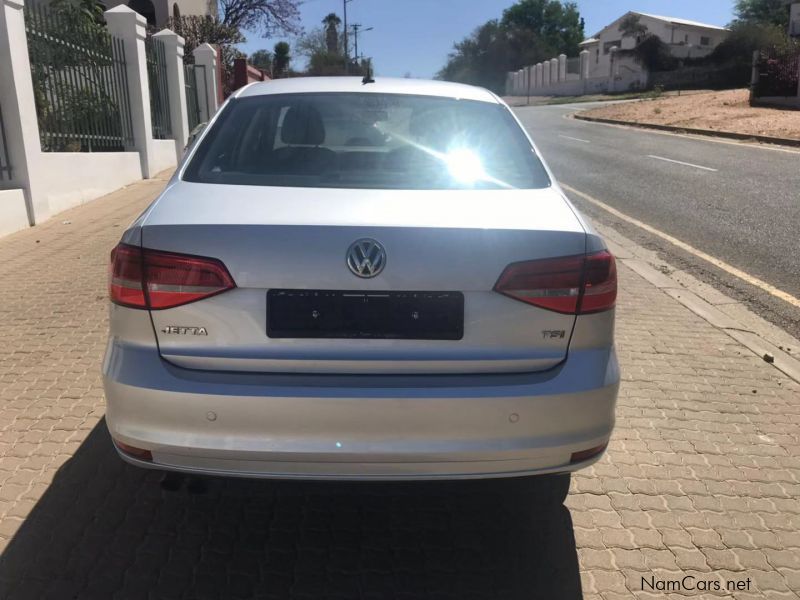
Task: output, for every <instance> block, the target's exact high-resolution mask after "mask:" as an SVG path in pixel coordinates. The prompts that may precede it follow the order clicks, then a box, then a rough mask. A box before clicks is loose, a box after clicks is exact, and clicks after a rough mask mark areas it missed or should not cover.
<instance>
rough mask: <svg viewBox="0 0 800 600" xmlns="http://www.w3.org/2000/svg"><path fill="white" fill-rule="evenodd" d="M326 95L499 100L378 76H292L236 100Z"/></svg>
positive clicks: (254, 87)
mask: <svg viewBox="0 0 800 600" xmlns="http://www.w3.org/2000/svg"><path fill="white" fill-rule="evenodd" d="M324 92H356V93H371V94H409V95H418V96H440V97H443V98H458V99H461V100H478V101H481V102H491V103H494V104H497V103H498V102H499V101H498V99H497V96H495V95H494V94H493V93H492V92H490V91H489V90H486V89H484V88H479V87H475V86H472V85H465V84H463V83H451V82H449V81H433V80H429V79H405V78H403V79H401V78H393V77H375V81H374V82H373V83H367V84H365V83H362V79H361V77H290V78H287V79H273V80H272V81H263V82H259V83H253V84H250V85H248V86H246V87H244V88H242V89H241V90H239V91H238V92H236V94H235V96H236V97H237V98H249V97H251V96H264V95H268V94H310V93H324Z"/></svg>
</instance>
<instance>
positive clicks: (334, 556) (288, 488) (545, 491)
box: [0, 422, 581, 600]
mask: <svg viewBox="0 0 800 600" xmlns="http://www.w3.org/2000/svg"><path fill="white" fill-rule="evenodd" d="M162 478H163V475H162V474H161V473H159V472H156V471H145V470H141V469H137V468H134V467H130V466H128V465H126V464H125V463H123V462H122V461H121V460H120V459H119V458H118V457H117V456H116V454H115V452H114V450H113V448H112V446H111V441H110V439H109V437H108V433H107V430H106V426H105V422H100V424H99V425H98V426H97V427H96V428H95V429H94V430H93V431H92V432H91V434H90V435H89V437H88V439H87V440H86V442H85V443H84V444H83V445H82V446H81V447H80V449H79V450H78V452H77V453H76V454H75V456H74V457H73V458H72V459H71V460H70V461H69V462H68V463H66V464H65V465H64V466H63V467H62V469H61V470H60V471H59V473H58V474H57V475H56V478H55V480H54V482H53V484H52V485H51V486H50V488H49V489H48V491H47V492H46V493H45V495H44V496H43V497H42V498H41V500H40V501H39V502H38V504H37V505H36V506H35V507H34V509H33V510H32V511H31V514H30V515H29V517H28V518H27V520H26V521H25V523H24V524H23V526H22V527H21V528H20V529H19V531H18V532H17V534H16V536H15V537H14V539H13V540H12V541H11V542H10V544H9V545H8V547H7V548H6V550H5V552H4V553H3V555H2V557H0V598H3V599H9V600H10V599H12V598H26V599H27V598H32V599H33V598H35V599H37V600H38V599H43V598H57V599H59V600H61V599H66V598H80V599H81V600H84V599H89V598H103V599H104V600H105V599H109V598H137V599H138V598H224V599H226V600H227V599H229V598H230V599H233V598H275V599H281V600H284V599H288V598H343V599H344V598H347V599H348V600H350V599H356V598H376V599H377V598H398V599H406V598H407V599H412V598H431V599H445V598H452V599H459V600H463V599H476V600H477V599H480V600H485V599H492V600H494V599H499V598H554V599H560V598H580V597H581V589H580V579H579V576H578V561H577V554H576V550H575V539H574V536H573V530H572V521H571V519H570V515H569V511H568V510H567V509H566V508H565V507H564V506H563V500H564V497H565V496H566V494H567V491H568V487H569V477H568V476H559V477H549V478H532V479H510V480H485V481H465V482H432V483H399V484H398V483H358V484H356V483H325V482H320V483H307V482H302V483H293V482H276V481H254V480H243V479H224V478H203V479H182V480H180V481H178V483H179V484H180V489H179V490H177V491H167V490H165V489H163V488H162V486H161V485H160V482H161V480H162Z"/></svg>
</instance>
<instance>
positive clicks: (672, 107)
mask: <svg viewBox="0 0 800 600" xmlns="http://www.w3.org/2000/svg"><path fill="white" fill-rule="evenodd" d="M748 98H749V92H748V90H727V91H722V92H707V93H703V94H691V95H687V96H669V97H664V98H659V99H656V100H641V101H639V102H626V103H622V104H612V105H609V106H602V107H600V108H595V109H591V110H588V111H585V112H584V113H581V114H584V115H587V116H591V117H598V118H604V119H619V120H621V121H634V122H637V123H653V124H658V125H673V126H676V127H692V128H696V129H709V130H712V131H732V132H735V133H743V134H748V135H768V136H772V137H782V138H793V139H800V111H797V110H790V109H780V108H761V107H759V108H754V107H751V106H750V105H749V103H748Z"/></svg>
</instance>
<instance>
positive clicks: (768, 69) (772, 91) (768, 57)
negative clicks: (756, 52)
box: [753, 50, 800, 98]
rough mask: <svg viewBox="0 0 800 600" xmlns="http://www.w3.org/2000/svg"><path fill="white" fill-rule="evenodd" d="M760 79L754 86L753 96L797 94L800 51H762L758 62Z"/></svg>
mask: <svg viewBox="0 0 800 600" xmlns="http://www.w3.org/2000/svg"><path fill="white" fill-rule="evenodd" d="M756 68H757V69H758V79H757V80H756V83H755V85H754V86H753V96H754V97H756V98H764V97H769V96H789V97H792V96H797V85H798V76H800V73H799V72H798V71H800V51H798V50H790V51H779V50H765V51H762V52H761V54H760V56H759V59H758V62H757V64H756Z"/></svg>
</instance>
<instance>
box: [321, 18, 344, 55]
mask: <svg viewBox="0 0 800 600" xmlns="http://www.w3.org/2000/svg"><path fill="white" fill-rule="evenodd" d="M322 24H323V25H325V46H326V49H327V51H328V52H329V53H330V54H336V53H337V52H339V25H341V24H342V20H341V19H340V18H339V16H338V15H337V14H336V13H329V14H328V16H327V17H325V18H324V19H322Z"/></svg>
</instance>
